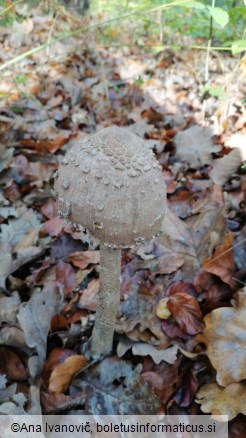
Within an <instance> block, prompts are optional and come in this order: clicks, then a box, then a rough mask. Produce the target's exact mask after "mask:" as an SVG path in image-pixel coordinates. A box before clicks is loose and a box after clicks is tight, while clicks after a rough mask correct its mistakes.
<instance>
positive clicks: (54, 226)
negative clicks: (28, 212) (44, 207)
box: [43, 216, 63, 237]
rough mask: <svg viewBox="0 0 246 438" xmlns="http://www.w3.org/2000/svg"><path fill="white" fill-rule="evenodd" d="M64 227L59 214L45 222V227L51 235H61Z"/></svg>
mask: <svg viewBox="0 0 246 438" xmlns="http://www.w3.org/2000/svg"><path fill="white" fill-rule="evenodd" d="M62 228H63V223H62V219H61V218H60V217H58V216H56V217H53V218H52V219H49V220H48V221H46V222H44V224H43V229H44V230H45V231H46V232H47V233H48V234H49V235H50V236H55V237H56V236H59V234H60V232H61V230H62Z"/></svg>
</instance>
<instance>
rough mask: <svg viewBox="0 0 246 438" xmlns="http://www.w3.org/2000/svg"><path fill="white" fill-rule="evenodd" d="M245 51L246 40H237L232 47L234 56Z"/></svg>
mask: <svg viewBox="0 0 246 438" xmlns="http://www.w3.org/2000/svg"><path fill="white" fill-rule="evenodd" d="M244 50H246V40H237V41H234V42H233V43H232V45H231V51H232V54H233V55H236V54H237V53H241V52H243V51H244Z"/></svg>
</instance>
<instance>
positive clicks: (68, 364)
mask: <svg viewBox="0 0 246 438" xmlns="http://www.w3.org/2000/svg"><path fill="white" fill-rule="evenodd" d="M87 364H88V360H87V359H86V358H85V357H84V356H80V355H78V354H76V355H75V356H70V357H68V358H67V359H65V361H64V362H63V363H61V364H59V365H57V366H56V367H55V368H54V370H53V371H52V373H51V376H50V378H49V387H48V389H49V391H52V392H58V393H65V392H66V390H67V388H68V387H69V384H70V382H71V380H72V378H73V376H74V374H75V373H77V372H78V371H79V370H81V369H82V368H84V367H85V366H86V365H87Z"/></svg>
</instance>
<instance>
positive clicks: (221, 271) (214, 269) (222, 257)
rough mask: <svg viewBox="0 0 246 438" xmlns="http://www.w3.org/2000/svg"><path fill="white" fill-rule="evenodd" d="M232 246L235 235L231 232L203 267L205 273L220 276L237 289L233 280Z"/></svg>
mask: <svg viewBox="0 0 246 438" xmlns="http://www.w3.org/2000/svg"><path fill="white" fill-rule="evenodd" d="M232 245H233V234H232V233H231V232H229V233H227V235H226V236H225V239H224V242H223V243H222V244H220V245H218V246H217V247H216V249H215V251H214V254H213V255H212V256H211V257H209V258H208V259H206V260H205V261H204V262H203V265H202V266H203V269H204V270H205V271H207V272H211V273H212V274H215V275H218V277H220V278H221V280H222V281H224V282H225V283H227V284H229V286H230V287H231V288H233V287H235V280H234V279H233V278H232V277H233V274H234V273H235V264H234V259H233V251H232Z"/></svg>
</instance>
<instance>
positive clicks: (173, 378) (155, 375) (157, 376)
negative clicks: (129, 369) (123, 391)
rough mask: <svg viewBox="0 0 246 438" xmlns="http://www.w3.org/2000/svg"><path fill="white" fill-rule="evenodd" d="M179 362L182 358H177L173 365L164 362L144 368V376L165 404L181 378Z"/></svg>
mask: <svg viewBox="0 0 246 438" xmlns="http://www.w3.org/2000/svg"><path fill="white" fill-rule="evenodd" d="M179 364H180V360H179V359H177V360H176V362H175V363H174V364H172V365H169V364H166V363H165V362H162V363H161V364H160V365H154V366H152V367H151V368H150V369H147V370H145V367H144V368H143V373H142V376H143V378H144V380H145V381H146V382H147V383H148V384H149V385H150V387H151V388H152V389H153V391H154V393H155V394H156V395H157V397H158V398H159V399H160V400H161V402H162V403H163V404H164V405H165V404H166V403H167V401H168V400H169V399H170V397H171V396H172V394H173V393H174V391H175V389H176V387H177V383H178V382H179V380H180V378H179V371H178V366H179ZM148 368H149V367H148Z"/></svg>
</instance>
